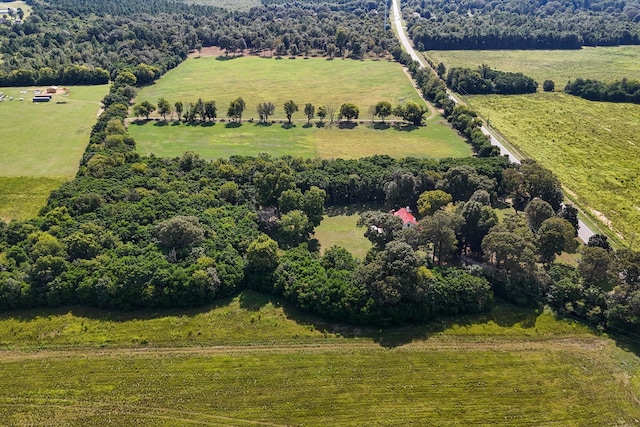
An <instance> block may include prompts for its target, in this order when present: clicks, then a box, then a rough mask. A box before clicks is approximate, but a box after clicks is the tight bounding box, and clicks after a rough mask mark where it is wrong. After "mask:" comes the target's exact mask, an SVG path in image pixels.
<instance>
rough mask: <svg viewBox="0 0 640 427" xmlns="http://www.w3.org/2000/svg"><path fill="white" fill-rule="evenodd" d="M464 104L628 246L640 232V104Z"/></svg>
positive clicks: (572, 100)
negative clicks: (549, 173)
mask: <svg viewBox="0 0 640 427" xmlns="http://www.w3.org/2000/svg"><path fill="white" fill-rule="evenodd" d="M465 100H466V101H467V102H469V104H470V105H471V107H472V108H474V109H476V110H477V111H478V112H479V113H480V114H481V115H482V116H483V117H484V118H490V120H491V125H492V126H493V127H494V128H496V129H497V130H499V131H500V132H501V133H502V134H503V135H504V136H505V137H506V138H507V139H508V140H509V141H510V142H511V143H513V144H514V145H515V146H516V147H517V148H518V149H519V150H522V151H523V152H524V153H525V154H527V155H528V156H530V157H531V158H534V159H536V160H538V161H539V162H540V163H541V164H542V165H544V166H545V167H547V168H549V169H551V170H552V171H553V172H554V173H555V174H556V175H557V176H558V178H560V181H561V182H562V183H563V184H564V185H565V186H566V187H567V188H568V189H569V190H570V191H571V192H572V193H574V195H575V198H576V199H577V201H578V202H579V203H580V204H581V205H582V206H587V207H589V211H590V214H591V215H592V216H593V217H595V218H598V219H599V220H600V221H602V222H603V223H604V224H605V225H609V226H610V228H611V229H612V230H613V231H614V232H615V234H616V236H617V237H619V238H624V239H625V241H626V242H627V244H628V243H629V242H630V241H631V239H632V238H633V236H634V233H637V232H638V230H640V193H639V192H638V188H640V176H639V174H638V172H639V168H638V165H639V164H640V141H638V138H637V136H638V135H640V105H634V104H616V103H605V102H591V101H586V100H584V99H581V98H577V97H573V96H570V95H566V94H563V93H537V94H532V95H518V96H497V95H496V96H494V95H492V96H473V97H467V98H466V99H465ZM635 240H636V241H635V245H634V248H636V249H637V248H638V246H637V245H638V239H635Z"/></svg>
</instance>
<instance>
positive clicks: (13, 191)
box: [0, 177, 68, 221]
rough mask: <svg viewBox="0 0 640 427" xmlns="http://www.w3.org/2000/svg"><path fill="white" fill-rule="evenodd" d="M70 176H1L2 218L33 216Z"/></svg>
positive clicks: (0, 213)
mask: <svg viewBox="0 0 640 427" xmlns="http://www.w3.org/2000/svg"><path fill="white" fill-rule="evenodd" d="M67 180H68V178H55V177H0V220H4V221H9V220H11V219H27V218H33V217H34V216H36V215H37V214H38V212H39V211H40V209H41V208H42V206H44V205H45V204H46V202H47V198H48V197H49V193H51V191H53V190H55V189H57V188H58V187H60V185H62V183H63V182H65V181H67Z"/></svg>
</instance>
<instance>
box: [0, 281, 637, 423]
mask: <svg viewBox="0 0 640 427" xmlns="http://www.w3.org/2000/svg"><path fill="white" fill-rule="evenodd" d="M0 343H1V347H0V348H1V349H0V369H2V373H3V375H2V376H1V377H0V417H1V419H2V420H4V422H6V423H8V424H9V425H25V424H31V425H41V424H43V423H44V424H49V425H83V426H92V425H105V424H109V423H112V424H115V425H149V426H151V425H153V426H156V425H166V426H170V425H176V426H177V425H181V426H184V425H294V424H295V425H300V424H304V425H318V426H320V425H354V426H356V425H407V424H422V425H425V424H442V420H449V424H450V425H471V424H474V425H558V426H560V425H561V426H571V425H576V426H577V425H612V424H617V425H629V424H632V423H633V422H634V419H636V418H638V417H640V409H639V408H638V407H637V405H636V404H635V401H634V398H633V396H634V395H636V394H637V392H638V390H639V389H640V384H639V383H638V376H637V375H638V373H639V371H638V370H639V368H640V359H639V358H638V357H637V356H636V355H635V354H633V353H632V352H629V351H626V350H623V349H622V348H620V347H618V346H616V344H615V343H614V342H613V341H612V340H610V339H607V338H604V337H597V336H595V335H593V334H592V333H591V332H589V330H587V329H586V328H585V327H584V326H580V325H578V324H575V323H573V322H569V321H564V320H558V319H556V318H555V317H554V316H553V314H551V313H549V312H547V311H537V310H523V309H517V308H514V307H510V306H502V305H498V306H497V307H496V308H495V309H494V310H493V312H492V313H490V314H487V315H484V316H474V317H465V318H452V319H449V320H447V321H444V322H441V323H437V324H434V325H431V326H424V327H411V328H396V329H390V330H379V329H377V328H376V329H367V328H358V329H356V328H349V327H345V326H337V325H331V324H326V323H322V322H320V321H319V320H318V319H317V318H314V317H312V316H307V315H303V314H301V313H299V312H297V311H296V310H294V309H291V308H290V307H289V306H288V305H287V304H285V303H282V302H281V301H280V300H278V299H273V298H271V299H269V298H267V297H265V296H263V295H260V294H256V293H254V292H248V291H247V292H244V293H242V294H241V295H240V296H238V297H236V298H234V299H232V300H226V301H223V302H220V303H219V304H217V305H214V306H210V307H205V308H202V309H200V310H187V311H164V312H162V311H160V312H132V313H127V314H118V313H113V312H111V313H110V312H104V311H99V310H88V309H66V310H64V309H59V310H53V311H23V312H15V313H11V315H10V316H7V315H5V316H3V317H2V318H0Z"/></svg>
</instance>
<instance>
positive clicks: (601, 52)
mask: <svg viewBox="0 0 640 427" xmlns="http://www.w3.org/2000/svg"><path fill="white" fill-rule="evenodd" d="M426 54H427V56H429V57H430V58H431V59H432V60H433V61H434V62H435V63H436V64H437V63H439V62H442V63H444V64H445V65H446V66H447V69H449V68H451V67H470V68H476V67H477V66H479V65H481V64H482V63H485V64H487V65H489V66H490V67H492V68H496V69H498V70H501V71H511V72H521V73H524V74H526V75H528V76H530V77H533V79H534V80H535V81H537V82H538V84H539V90H542V82H543V81H545V80H553V81H554V82H555V84H556V91H562V89H563V88H564V85H565V84H566V83H567V81H568V80H569V79H573V80H575V79H576V78H578V77H583V78H590V79H597V80H604V81H610V80H615V79H621V78H623V77H628V78H637V76H638V61H640V46H618V47H584V48H582V49H580V50H482V51H475V50H474V51H470V50H469V51H462V50H453V51H428V52H426ZM603 64H606V66H603Z"/></svg>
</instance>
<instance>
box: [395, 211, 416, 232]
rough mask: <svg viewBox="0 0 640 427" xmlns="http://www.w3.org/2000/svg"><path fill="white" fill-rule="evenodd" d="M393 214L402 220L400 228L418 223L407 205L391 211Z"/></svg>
mask: <svg viewBox="0 0 640 427" xmlns="http://www.w3.org/2000/svg"><path fill="white" fill-rule="evenodd" d="M393 215H394V216H397V217H398V218H400V219H401V220H402V228H407V227H412V226H414V225H416V224H417V223H418V221H416V217H414V216H413V214H412V213H411V209H409V207H408V206H407V207H406V208H400V209H398V210H397V211H395V212H393Z"/></svg>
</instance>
